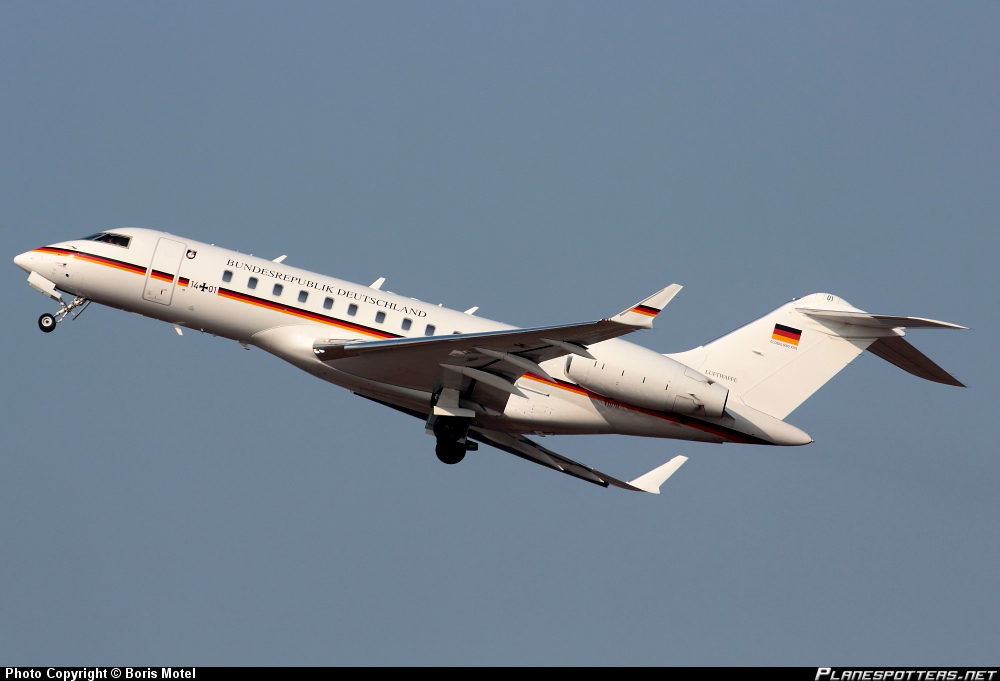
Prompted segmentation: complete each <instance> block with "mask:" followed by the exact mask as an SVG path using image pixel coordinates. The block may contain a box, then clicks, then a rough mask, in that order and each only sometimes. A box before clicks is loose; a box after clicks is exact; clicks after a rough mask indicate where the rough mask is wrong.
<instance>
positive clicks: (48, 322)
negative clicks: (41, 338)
mask: <svg viewBox="0 0 1000 681" xmlns="http://www.w3.org/2000/svg"><path fill="white" fill-rule="evenodd" d="M38 328H39V329H41V330H42V331H44V332H45V333H52V332H53V331H55V330H56V318H55V317H53V316H52V315H50V314H49V313H47V312H46V313H45V314H43V315H42V316H41V317H39V318H38Z"/></svg>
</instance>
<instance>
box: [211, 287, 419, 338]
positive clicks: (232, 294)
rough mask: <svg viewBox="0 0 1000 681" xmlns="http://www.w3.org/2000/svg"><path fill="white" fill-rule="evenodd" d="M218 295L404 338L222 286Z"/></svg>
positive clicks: (369, 333) (366, 332)
mask: <svg viewBox="0 0 1000 681" xmlns="http://www.w3.org/2000/svg"><path fill="white" fill-rule="evenodd" d="M218 295H220V296H222V297H223V298H228V299H229V300H238V301H239V302H241V303H248V304H250V305H256V306H257V307H262V308H264V309H266V310H273V311H275V312H283V313H284V314H290V315H294V316H296V317H301V318H302V319H308V320H310V321H314V322H320V323H321V324H329V325H330V326H336V327H338V328H341V329H345V330H347V331H353V332H355V333H361V334H364V335H366V336H371V337H373V338H381V339H383V340H386V339H390V338H402V336H400V335H399V334H395V333H389V332H388V331H382V330H381V329H373V328H372V327H370V326H364V325H363V324H355V323H353V322H348V321H345V320H343V319H337V318H336V317H328V316H326V315H323V314H319V313H317V312H310V311H309V310H303V309H302V308H298V307H293V306H291V305H284V304H282V303H279V302H276V301H273V300H265V299H264V298H258V297H256V296H248V295H247V294H245V293H240V292H239V291H233V290H232V289H228V288H220V289H219V293H218Z"/></svg>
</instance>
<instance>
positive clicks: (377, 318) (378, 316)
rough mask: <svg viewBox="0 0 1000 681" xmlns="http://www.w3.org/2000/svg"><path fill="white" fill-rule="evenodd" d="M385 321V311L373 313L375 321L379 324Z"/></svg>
mask: <svg viewBox="0 0 1000 681" xmlns="http://www.w3.org/2000/svg"><path fill="white" fill-rule="evenodd" d="M384 321H385V312H379V313H377V314H376V315H375V323H376V324H381V323H382V322H384Z"/></svg>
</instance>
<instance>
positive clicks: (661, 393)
mask: <svg viewBox="0 0 1000 681" xmlns="http://www.w3.org/2000/svg"><path fill="white" fill-rule="evenodd" d="M566 375H567V376H568V377H569V378H570V379H572V380H573V381H575V382H576V383H578V384H579V385H581V386H583V387H584V388H586V389H587V390H591V391H593V392H595V393H599V394H601V395H604V396H605V397H610V398H612V399H614V400H618V401H620V402H625V403H626V404H632V405H635V406H637V407H643V408H645V409H652V410H654V411H669V412H675V413H678V414H686V415H689V416H704V417H709V418H720V417H721V416H723V415H724V414H725V410H726V400H727V399H728V398H729V389H728V388H726V387H724V386H722V385H720V384H718V383H716V382H714V381H712V380H711V379H710V378H708V377H707V376H705V375H704V374H701V373H699V372H697V371H695V370H694V369H692V368H691V367H689V366H686V365H684V364H681V363H680V362H678V361H676V360H673V359H670V358H669V357H664V356H663V355H660V354H657V353H655V352H653V351H652V350H647V351H646V352H643V353H634V354H630V355H623V356H621V357H619V358H616V359H612V360H604V359H597V360H590V359H585V358H583V357H579V356H573V355H571V356H570V357H568V358H567V359H566Z"/></svg>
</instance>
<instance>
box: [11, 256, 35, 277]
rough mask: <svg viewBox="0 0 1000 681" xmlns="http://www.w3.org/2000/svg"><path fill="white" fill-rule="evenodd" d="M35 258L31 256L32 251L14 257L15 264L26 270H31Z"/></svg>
mask: <svg viewBox="0 0 1000 681" xmlns="http://www.w3.org/2000/svg"><path fill="white" fill-rule="evenodd" d="M33 259H34V258H32V256H31V251H28V252H27V253H22V254H21V255H19V256H16V257H15V258H14V264H15V265H17V266H18V267H20V268H21V269H22V270H24V271H25V272H31V261H32V260H33Z"/></svg>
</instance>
